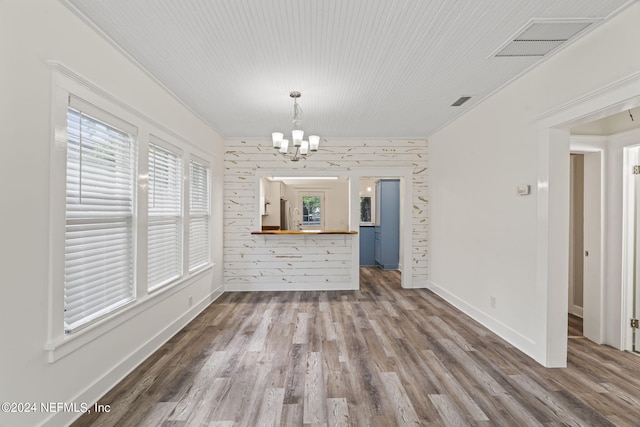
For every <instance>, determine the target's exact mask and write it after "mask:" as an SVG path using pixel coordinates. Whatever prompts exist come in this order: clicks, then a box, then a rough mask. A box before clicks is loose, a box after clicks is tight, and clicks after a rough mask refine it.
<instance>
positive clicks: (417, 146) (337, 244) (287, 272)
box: [224, 138, 428, 290]
mask: <svg viewBox="0 0 640 427" xmlns="http://www.w3.org/2000/svg"><path fill="white" fill-rule="evenodd" d="M224 166H225V172H224V179H225V182H224V200H225V202H224V278H225V288H226V289H227V290H300V289H309V290H310V289H350V288H354V287H357V283H358V277H357V273H356V272H355V271H357V270H355V271H354V269H353V268H352V266H353V262H354V257H355V258H357V252H356V251H354V244H355V243H356V239H358V238H359V237H358V235H313V236H298V235H296V236H286V235H282V236H272V235H252V234H251V232H252V231H258V230H259V228H260V224H259V223H258V216H257V203H258V200H257V190H256V186H257V182H258V180H257V178H256V176H257V175H259V174H261V173H262V172H263V171H264V172H266V171H268V172H269V173H272V172H273V171H281V172H282V173H291V172H292V171H296V170H298V171H302V170H304V171H305V172H306V173H309V172H310V171H314V172H324V173H326V171H328V170H335V171H336V175H349V176H351V177H358V176H360V175H361V173H362V174H365V171H366V174H365V175H362V176H372V174H371V170H372V169H373V170H375V169H377V168H379V169H382V168H410V170H411V172H412V173H411V176H412V192H411V194H412V200H411V202H410V203H411V204H410V206H407V205H406V204H405V208H407V209H410V210H411V224H403V226H404V227H410V229H411V231H412V232H411V251H412V252H411V253H412V256H411V259H412V265H411V266H403V268H404V271H405V272H409V271H410V272H411V274H412V281H411V283H412V286H413V287H423V286H426V283H427V273H428V271H427V246H428V239H427V224H428V201H427V189H428V182H427V168H428V161H427V141H426V140H404V139H398V140H395V139H394V140H388V139H351V138H350V139H328V140H323V141H322V142H321V148H320V151H319V152H318V153H316V154H315V155H314V156H313V157H310V158H309V159H307V160H303V161H300V162H298V163H297V164H296V163H292V162H290V161H288V160H285V159H284V158H283V157H282V156H281V155H279V154H278V153H276V152H274V150H273V148H271V144H270V141H265V140H264V139H260V140H254V139H246V140H227V141H226V142H225V157H224ZM351 229H352V230H358V225H355V226H353V225H352V226H351ZM354 252H356V255H354ZM355 261H357V259H356V260H355ZM405 274H407V273H405Z"/></svg>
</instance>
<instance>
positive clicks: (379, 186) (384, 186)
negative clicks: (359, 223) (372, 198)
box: [374, 179, 400, 270]
mask: <svg viewBox="0 0 640 427" xmlns="http://www.w3.org/2000/svg"><path fill="white" fill-rule="evenodd" d="M374 257H375V262H376V265H377V266H379V267H380V268H382V269H383V270H397V269H398V263H399V259H400V180H399V179H380V180H378V181H376V222H375V242H374Z"/></svg>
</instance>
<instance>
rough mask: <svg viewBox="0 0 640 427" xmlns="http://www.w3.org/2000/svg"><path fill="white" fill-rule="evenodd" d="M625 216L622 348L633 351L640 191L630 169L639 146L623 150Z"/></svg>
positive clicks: (623, 220)
mask: <svg viewBox="0 0 640 427" xmlns="http://www.w3.org/2000/svg"><path fill="white" fill-rule="evenodd" d="M623 153H624V156H623V163H622V165H623V166H622V167H623V180H622V182H623V193H624V194H623V215H622V224H623V225H622V227H623V230H624V231H623V252H622V253H623V255H622V284H623V285H622V292H621V299H622V318H621V319H620V320H621V322H620V323H621V327H622V331H623V334H622V337H621V341H622V342H621V348H622V349H624V350H628V351H633V331H632V329H631V328H630V327H629V323H628V322H629V320H630V319H632V318H633V317H634V316H633V312H634V307H633V306H634V300H633V294H634V287H635V280H634V275H635V274H634V269H635V268H634V267H635V265H634V264H635V259H634V253H635V252H636V242H635V238H636V235H637V234H638V230H637V229H636V225H635V217H636V216H637V215H638V213H637V212H636V209H637V208H636V203H635V197H634V196H635V194H634V193H637V191H638V189H636V188H634V185H632V183H631V181H632V174H631V173H630V168H631V166H632V165H633V164H637V163H638V159H639V158H640V149H639V147H638V145H633V146H627V147H624V149H623Z"/></svg>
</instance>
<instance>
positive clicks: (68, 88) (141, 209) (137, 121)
mask: <svg viewBox="0 0 640 427" xmlns="http://www.w3.org/2000/svg"><path fill="white" fill-rule="evenodd" d="M48 64H49V66H50V68H51V70H52V80H51V83H52V84H51V90H52V110H51V121H52V133H51V135H52V140H51V150H50V166H51V168H50V176H51V179H50V182H49V194H50V197H49V199H50V202H49V211H50V214H49V248H48V249H49V282H48V289H49V292H48V293H49V295H48V301H49V302H48V312H49V313H48V324H47V342H46V343H45V346H44V349H45V351H47V353H48V360H49V362H50V363H53V362H55V361H57V360H59V359H61V358H63V357H64V356H66V355H68V354H70V353H72V352H73V351H75V350H77V349H79V348H81V347H82V346H84V345H86V344H88V343H90V342H91V341H93V340H95V339H98V338H99V337H100V336H101V335H104V334H106V333H107V332H108V331H110V330H111V329H114V328H116V327H117V326H119V325H121V324H122V323H124V322H126V321H128V320H131V319H133V318H135V317H136V316H138V315H139V314H140V313H142V312H144V311H146V310H148V309H149V308H151V307H153V306H154V305H156V304H158V303H160V302H161V301H163V300H164V299H166V298H168V297H170V296H171V295H174V294H175V293H177V292H179V291H180V290H182V289H184V288H186V287H188V286H189V285H191V284H192V283H194V282H195V281H196V280H197V279H198V278H200V277H201V276H202V275H204V274H207V273H208V272H210V271H211V269H212V268H213V267H214V264H213V262H212V260H213V254H212V253H211V252H212V241H213V239H212V238H211V233H212V230H211V227H210V236H209V244H210V257H209V259H210V262H209V263H208V264H206V265H203V266H201V267H200V268H198V269H197V270H194V271H189V270H188V268H186V269H185V268H183V273H182V276H181V277H180V278H179V279H177V280H175V281H173V282H171V283H170V284H168V285H165V286H162V287H159V288H155V289H154V290H153V291H149V290H148V289H147V282H146V277H147V247H146V245H147V229H146V227H145V226H142V225H146V224H147V219H148V216H147V205H148V197H147V196H148V188H147V187H146V186H147V185H148V176H147V174H148V148H149V147H148V143H149V134H153V135H154V136H157V137H158V138H160V139H162V140H164V141H167V142H168V143H170V144H172V145H175V146H176V147H178V148H180V149H181V150H183V157H182V158H183V167H184V168H186V167H188V164H189V161H188V159H190V158H191V156H197V157H198V158H199V159H204V161H205V162H206V163H207V164H208V165H209V167H210V179H211V181H213V178H214V176H215V175H214V173H213V171H212V170H211V165H213V164H214V161H213V159H211V158H210V157H209V156H208V155H207V154H205V153H203V152H202V151H201V150H200V149H199V148H198V147H197V146H195V145H193V144H192V143H190V142H188V141H187V140H185V139H183V138H181V137H179V136H178V135H176V134H175V133H173V132H172V131H170V130H168V129H166V128H164V127H163V126H162V125H160V124H158V123H157V122H155V121H153V120H152V119H150V118H148V117H146V116H145V115H143V114H141V113H139V112H138V111H136V110H135V109H133V108H132V107H130V106H128V105H127V104H125V103H123V102H122V101H120V100H119V99H117V98H116V97H114V96H113V95H111V94H110V93H108V92H106V91H104V90H103V89H101V88H100V87H98V86H96V85H95V84H93V83H92V82H90V81H89V80H87V79H85V78H83V77H81V76H80V75H78V74H77V73H75V72H74V71H72V70H70V69H69V68H67V67H66V66H64V65H63V64H61V63H59V62H55V61H49V63H48ZM70 95H74V96H77V97H79V98H81V99H83V100H85V101H87V102H89V103H91V104H93V105H95V106H97V107H99V108H101V109H103V110H105V111H107V112H109V113H111V114H114V115H115V116H117V117H120V118H122V119H123V120H126V121H127V122H130V123H132V124H133V125H135V126H137V128H138V140H137V147H136V149H137V156H136V158H137V171H138V176H137V185H136V193H137V203H136V205H137V207H136V211H135V212H134V234H135V243H134V247H135V257H134V269H135V270H134V271H135V287H136V299H135V300H134V301H132V302H130V303H128V304H126V305H125V306H123V307H121V308H120V309H119V310H117V311H115V312H113V313H111V314H109V315H107V316H105V317H103V318H100V319H97V320H96V321H94V322H90V323H88V324H87V325H85V326H83V327H82V328H79V329H78V330H77V331H74V332H73V333H71V334H65V331H64V320H63V318H64V251H63V250H60V248H64V242H65V223H66V203H65V194H66V145H67V110H68V99H69V96H70ZM186 176H188V175H186ZM183 181H185V185H184V187H183V190H182V192H183V218H184V221H183V233H182V234H183V255H182V256H183V262H187V261H186V260H187V259H188V233H187V232H185V230H187V228H186V227H188V216H186V215H185V212H184V209H188V197H189V186H188V182H186V181H187V180H186V179H185V175H184V169H183ZM211 181H210V189H209V190H210V194H209V200H210V203H211V200H212V197H213V194H211V191H212V188H213V182H211ZM187 214H188V212H187ZM210 218H211V212H210Z"/></svg>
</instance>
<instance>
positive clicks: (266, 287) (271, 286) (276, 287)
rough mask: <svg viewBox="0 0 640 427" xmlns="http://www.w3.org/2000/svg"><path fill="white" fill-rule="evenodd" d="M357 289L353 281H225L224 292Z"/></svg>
mask: <svg viewBox="0 0 640 427" xmlns="http://www.w3.org/2000/svg"><path fill="white" fill-rule="evenodd" d="M354 289H358V284H356V285H355V288H354V284H353V283H277V282H276V283H226V284H225V285H224V290H225V292H260V291H266V292H274V291H348V290H354Z"/></svg>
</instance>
